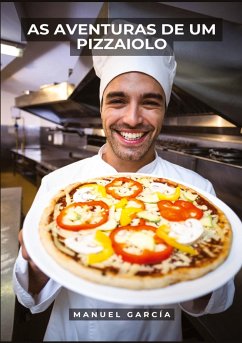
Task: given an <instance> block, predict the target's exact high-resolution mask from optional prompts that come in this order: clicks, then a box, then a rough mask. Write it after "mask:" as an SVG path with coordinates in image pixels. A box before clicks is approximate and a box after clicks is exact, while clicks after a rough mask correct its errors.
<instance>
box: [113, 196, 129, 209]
mask: <svg viewBox="0 0 242 343" xmlns="http://www.w3.org/2000/svg"><path fill="white" fill-rule="evenodd" d="M127 203H128V200H127V199H126V198H122V199H121V200H120V201H119V202H118V203H117V204H115V208H124V207H125V206H126V205H127Z"/></svg>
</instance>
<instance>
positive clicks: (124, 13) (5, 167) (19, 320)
mask: <svg viewBox="0 0 242 343" xmlns="http://www.w3.org/2000/svg"><path fill="white" fill-rule="evenodd" d="M241 9H242V8H241V5H240V3H238V2H229V3H226V2H210V3H207V2H205V3H202V2H182V3H180V2H169V3H168V2H149V3H148V2H146V3H138V2H131V3H126V2H121V3H115V2H110V3H103V2H60V3H56V2H55V3H54V2H53V3H52V2H28V3H24V2H2V3H1V10H2V11H1V43H2V41H5V42H10V43H11V42H12V43H13V42H14V45H16V46H18V47H20V48H23V56H22V57H10V56H8V55H5V54H3V53H2V52H1V74H2V78H1V80H2V89H1V100H2V101H1V142H2V145H1V199H2V210H1V211H2V212H1V213H2V223H1V224H2V229H1V238H2V245H1V246H2V256H1V262H2V271H1V278H2V286H1V294H2V297H1V305H2V309H4V313H5V316H4V317H3V316H2V319H1V327H2V330H1V332H2V333H1V338H2V340H11V337H13V339H14V340H29V341H33V339H35V340H37V341H38V340H40V339H41V337H42V335H43V332H44V328H45V325H46V323H47V321H48V315H49V312H50V309H49V311H47V312H46V313H44V314H39V315H31V314H30V313H29V311H27V310H26V309H24V308H23V307H22V306H21V305H20V304H19V303H18V302H17V300H16V299H15V297H14V295H13V292H12V290H11V270H12V266H13V263H14V259H15V257H16V255H17V250H18V241H17V233H18V230H19V228H20V227H21V223H22V221H23V219H24V217H25V215H26V213H27V211H28V209H29V207H30V206H31V203H32V201H33V198H34V196H35V194H36V192H37V189H38V187H39V185H40V182H41V178H42V177H43V176H44V175H46V174H48V173H49V172H51V171H53V170H55V169H57V168H59V167H61V166H64V165H66V164H68V163H71V162H73V161H76V160H78V159H82V158H85V157H88V156H92V155H94V154H96V153H97V151H98V149H99V147H100V146H101V145H102V144H103V143H104V142H105V137H104V134H103V131H102V129H101V121H100V116H99V104H98V85H99V81H98V79H97V78H96V77H95V74H94V72H93V68H92V62H91V59H90V58H89V57H84V56H80V57H76V56H69V43H66V42H28V43H27V42H23V41H21V24H20V18H21V17H29V18H34V17H40V18H48V17H49V18H55V17H56V18H61V17H79V18H87V17H92V18H96V17H107V16H109V17H110V18H116V17H126V18H128V17H129V18H132V17H140V18H141V17H146V18H148V17H161V18H162V17H170V18H175V17H177V18H186V17H188V18H189V17H196V18H197V17H203V16H210V17H219V18H223V19H224V32H223V42H177V43H175V46H174V50H175V54H176V57H177V61H178V70H177V76H176V79H175V85H174V87H173V92H172V98H171V103H170V105H169V109H168V112H167V115H166V119H165V122H164V127H163V129H162V132H161V134H160V136H159V138H158V140H157V151H158V154H159V155H160V156H161V157H163V158H165V159H167V160H169V161H171V162H174V163H177V164H180V165H182V166H184V167H187V168H190V169H192V170H194V171H197V172H198V173H200V174H201V175H203V176H204V177H206V178H208V179H209V180H210V181H212V183H213V185H214V187H215V190H216V192H217V195H218V197H220V198H221V199H222V200H223V201H225V202H226V203H227V204H228V205H229V206H230V207H231V208H232V209H233V210H234V211H235V212H236V213H237V215H238V216H239V217H240V218H242V206H241V203H242V182H241V180H242V136H241V126H242V116H241V109H242V97H241V90H242V87H241V86H242V85H241V70H242V46H241V44H239V42H241V22H242V21H241V16H240V13H241ZM12 45H13V44H12ZM9 204H10V205H9ZM13 213H15V214H16V215H14V216H13V215H12V214H13ZM10 217H11V218H10ZM241 287H242V275H241V272H240V273H238V274H237V276H236V298H235V301H234V304H233V306H232V307H231V308H230V309H229V310H227V311H226V312H225V313H223V314H218V315H208V316H203V317H200V318H192V317H190V316H188V315H185V314H184V316H183V326H184V337H185V340H187V341H189V340H195V341H226V340H227V341H233V340H234V341H236V340H241V339H242V331H241V330H242V328H241V326H239V324H238V319H237V318H239V316H240V313H239V311H240V310H241V308H242V294H241ZM40 322H42V323H43V324H42V325H39V323H40Z"/></svg>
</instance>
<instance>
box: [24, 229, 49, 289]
mask: <svg viewBox="0 0 242 343" xmlns="http://www.w3.org/2000/svg"><path fill="white" fill-rule="evenodd" d="M18 240H19V243H20V245H21V247H22V256H23V258H24V259H25V260H26V261H28V265H29V289H28V291H29V292H30V293H32V294H38V293H39V292H40V291H41V289H42V288H43V287H44V286H45V284H46V283H47V282H48V280H49V277H48V276H47V275H45V274H44V273H43V272H42V271H41V270H40V269H39V268H38V267H37V266H36V264H35V263H34V262H33V261H32V260H31V258H30V256H29V254H28V252H27V250H26V248H25V245H24V241H23V233H22V230H20V231H19V235H18Z"/></svg>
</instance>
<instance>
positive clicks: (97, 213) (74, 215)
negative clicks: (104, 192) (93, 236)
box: [56, 201, 109, 231]
mask: <svg viewBox="0 0 242 343" xmlns="http://www.w3.org/2000/svg"><path fill="white" fill-rule="evenodd" d="M108 215H109V207H108V205H107V204H106V203H105V202H104V201H86V202H75V203H73V204H71V205H69V206H67V207H65V208H64V209H63V210H62V211H61V212H60V214H59V215H58V216H57V218H56V222H57V225H58V226H59V227H61V228H62V229H65V230H71V231H79V230H82V229H92V228H95V227H98V226H100V225H102V224H104V223H106V221H107V220H108Z"/></svg>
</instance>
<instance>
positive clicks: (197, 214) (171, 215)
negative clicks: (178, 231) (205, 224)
mask: <svg viewBox="0 0 242 343" xmlns="http://www.w3.org/2000/svg"><path fill="white" fill-rule="evenodd" d="M158 208H159V211H160V214H161V216H162V217H163V218H165V219H167V220H170V221H184V220H187V219H189V218H194V219H200V218H202V216H203V211H202V210H200V209H199V208H197V207H196V206H195V205H193V204H192V203H191V202H189V201H184V200H177V201H175V202H172V201H169V200H161V201H159V202H158Z"/></svg>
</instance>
